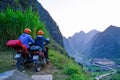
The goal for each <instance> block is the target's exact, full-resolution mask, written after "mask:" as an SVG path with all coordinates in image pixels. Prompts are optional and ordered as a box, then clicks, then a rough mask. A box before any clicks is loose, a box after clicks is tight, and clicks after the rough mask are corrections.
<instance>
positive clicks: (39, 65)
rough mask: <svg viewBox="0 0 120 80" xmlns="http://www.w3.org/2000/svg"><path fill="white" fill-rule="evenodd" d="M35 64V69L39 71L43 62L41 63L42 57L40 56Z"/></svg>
mask: <svg viewBox="0 0 120 80" xmlns="http://www.w3.org/2000/svg"><path fill="white" fill-rule="evenodd" d="M34 66H35V71H36V72H39V71H40V70H41V66H42V63H41V58H40V57H39V59H38V60H36V61H35V62H34Z"/></svg>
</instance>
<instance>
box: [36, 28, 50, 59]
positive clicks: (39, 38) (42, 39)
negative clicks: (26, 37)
mask: <svg viewBox="0 0 120 80" xmlns="http://www.w3.org/2000/svg"><path fill="white" fill-rule="evenodd" d="M37 34H38V36H37V37H36V38H35V40H34V41H35V42H34V45H35V46H40V47H41V48H42V51H43V52H44V54H45V58H46V60H47V61H49V58H48V48H45V46H44V45H46V44H48V43H49V40H48V39H46V38H45V37H44V36H43V34H44V32H43V31H42V30H38V32H37Z"/></svg>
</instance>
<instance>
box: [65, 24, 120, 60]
mask: <svg viewBox="0 0 120 80" xmlns="http://www.w3.org/2000/svg"><path fill="white" fill-rule="evenodd" d="M64 46H65V49H66V51H67V52H68V54H69V55H70V56H75V55H77V57H78V56H79V57H81V56H82V57H87V58H109V59H114V58H120V27H117V26H113V25H110V26H109V27H108V28H107V29H106V30H104V31H103V32H100V31H97V30H92V31H90V32H88V33H84V32H83V31H81V32H79V33H76V34H74V35H73V36H72V37H69V38H68V39H66V38H64Z"/></svg>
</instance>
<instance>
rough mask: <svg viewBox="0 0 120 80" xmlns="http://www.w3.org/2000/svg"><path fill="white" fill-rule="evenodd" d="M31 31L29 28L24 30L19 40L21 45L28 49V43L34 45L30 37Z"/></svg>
mask: <svg viewBox="0 0 120 80" xmlns="http://www.w3.org/2000/svg"><path fill="white" fill-rule="evenodd" d="M30 33H31V30H30V29H29V28H25V30H24V33H23V34H21V35H20V37H19V40H20V41H21V42H22V44H23V45H25V46H26V47H27V49H29V48H30V46H29V43H32V44H33V43H34V40H33V39H32V37H31V36H30Z"/></svg>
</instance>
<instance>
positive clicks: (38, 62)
mask: <svg viewBox="0 0 120 80" xmlns="http://www.w3.org/2000/svg"><path fill="white" fill-rule="evenodd" d="M30 50H31V52H32V56H33V57H32V60H33V62H34V68H35V71H36V72H38V71H40V70H41V67H42V65H43V64H46V61H45V55H44V53H43V52H42V48H41V47H40V46H32V47H31V48H30Z"/></svg>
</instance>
